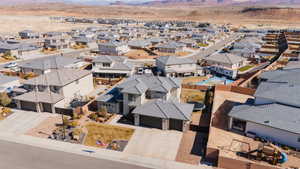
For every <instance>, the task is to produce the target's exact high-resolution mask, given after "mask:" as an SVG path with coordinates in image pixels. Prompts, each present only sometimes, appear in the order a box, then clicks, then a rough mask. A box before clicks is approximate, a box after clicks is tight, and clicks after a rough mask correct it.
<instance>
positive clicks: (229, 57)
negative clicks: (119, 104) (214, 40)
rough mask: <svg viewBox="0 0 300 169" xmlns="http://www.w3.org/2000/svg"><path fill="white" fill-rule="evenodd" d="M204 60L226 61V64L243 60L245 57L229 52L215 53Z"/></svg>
mask: <svg viewBox="0 0 300 169" xmlns="http://www.w3.org/2000/svg"><path fill="white" fill-rule="evenodd" d="M205 60H209V61H214V62H220V63H226V64H236V63H239V62H241V61H244V60H245V58H242V57H240V56H237V55H233V54H230V53H216V54H214V55H211V56H209V57H207V58H205Z"/></svg>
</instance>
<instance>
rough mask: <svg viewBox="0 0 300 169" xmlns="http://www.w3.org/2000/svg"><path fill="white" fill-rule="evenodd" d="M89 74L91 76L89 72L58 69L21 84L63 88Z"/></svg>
mask: <svg viewBox="0 0 300 169" xmlns="http://www.w3.org/2000/svg"><path fill="white" fill-rule="evenodd" d="M89 74H91V72H90V71H87V70H78V69H58V70H52V71H51V72H50V73H46V74H43V75H40V76H38V77H36V78H33V79H30V80H26V81H25V82H23V84H27V85H44V86H65V85H67V84H69V83H72V82H74V81H76V80H79V79H81V78H83V77H85V76H87V75H89Z"/></svg>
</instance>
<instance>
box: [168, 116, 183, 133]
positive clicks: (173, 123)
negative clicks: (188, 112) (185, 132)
mask: <svg viewBox="0 0 300 169" xmlns="http://www.w3.org/2000/svg"><path fill="white" fill-rule="evenodd" d="M182 127H183V122H182V120H176V119H170V120H169V129H170V130H178V131H182Z"/></svg>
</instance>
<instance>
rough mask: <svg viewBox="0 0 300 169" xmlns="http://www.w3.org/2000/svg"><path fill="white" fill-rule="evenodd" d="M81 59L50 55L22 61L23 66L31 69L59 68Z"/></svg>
mask: <svg viewBox="0 0 300 169" xmlns="http://www.w3.org/2000/svg"><path fill="white" fill-rule="evenodd" d="M78 61H80V60H79V59H76V58H70V57H63V56H48V57H44V58H39V59H34V60H29V61H24V62H22V63H20V67H21V68H30V69H40V70H47V69H59V68H64V67H65V66H68V65H70V64H73V63H76V62H78Z"/></svg>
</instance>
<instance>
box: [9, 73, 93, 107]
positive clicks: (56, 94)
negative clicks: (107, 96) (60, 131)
mask: <svg viewBox="0 0 300 169" xmlns="http://www.w3.org/2000/svg"><path fill="white" fill-rule="evenodd" d="M22 84H23V87H24V88H25V89H27V91H28V92H27V93H24V94H22V95H19V96H15V97H14V98H13V100H14V101H15V103H16V104H17V107H18V109H22V110H29V111H36V112H50V113H55V112H56V109H55V107H56V106H57V105H66V104H69V103H70V102H71V101H72V100H73V99H74V98H82V97H84V96H87V95H88V94H90V92H92V90H93V89H94V85H93V76H92V72H90V71H87V70H78V69H56V70H52V71H51V72H49V73H46V74H43V75H40V76H38V77H35V78H32V79H29V80H26V81H24V82H22Z"/></svg>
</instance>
